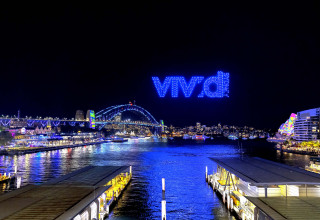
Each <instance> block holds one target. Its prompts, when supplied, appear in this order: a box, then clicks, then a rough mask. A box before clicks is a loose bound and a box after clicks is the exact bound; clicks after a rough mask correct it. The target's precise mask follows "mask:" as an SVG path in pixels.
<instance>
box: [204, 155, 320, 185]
mask: <svg viewBox="0 0 320 220" xmlns="http://www.w3.org/2000/svg"><path fill="white" fill-rule="evenodd" d="M210 159H211V160H213V161H215V162H216V163H217V164H218V165H220V166H221V167H223V168H224V169H226V170H228V171H229V172H231V173H233V174H234V175H236V176H237V177H239V178H240V179H242V180H244V181H246V182H249V183H251V185H255V186H268V185H285V184H287V185H297V184H311V185H320V175H319V174H316V173H312V172H309V171H306V170H303V169H300V168H296V167H292V166H288V165H285V164H281V163H276V162H273V161H269V160H265V159H262V158H257V157H254V158H249V157H248V158H244V159H240V158H231V157H225V158H210Z"/></svg>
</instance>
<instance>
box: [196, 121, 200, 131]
mask: <svg viewBox="0 0 320 220" xmlns="http://www.w3.org/2000/svg"><path fill="white" fill-rule="evenodd" d="M196 129H197V132H199V131H201V123H200V122H197V123H196Z"/></svg>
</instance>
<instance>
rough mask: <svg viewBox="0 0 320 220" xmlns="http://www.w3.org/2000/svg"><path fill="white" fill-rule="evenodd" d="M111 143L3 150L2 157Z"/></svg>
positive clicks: (100, 142) (0, 153) (99, 142)
mask: <svg viewBox="0 0 320 220" xmlns="http://www.w3.org/2000/svg"><path fill="white" fill-rule="evenodd" d="M108 142H110V141H98V142H89V143H83V144H74V145H63V146H54V147H37V148H31V149H21V150H19V149H15V150H3V151H0V155H9V156H11V155H22V154H32V153H38V152H45V151H53V150H60V149H64V148H75V147H81V146H86V145H94V144H103V143H108Z"/></svg>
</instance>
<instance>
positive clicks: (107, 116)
mask: <svg viewBox="0 0 320 220" xmlns="http://www.w3.org/2000/svg"><path fill="white" fill-rule="evenodd" d="M126 111H135V112H138V113H140V114H142V115H143V116H144V117H145V118H147V119H148V120H149V121H150V123H152V124H155V125H158V124H159V122H158V121H157V120H156V119H155V118H154V117H153V116H152V115H151V113H150V112H148V111H147V110H146V109H144V108H142V107H141V106H138V105H130V104H126V105H115V106H110V107H108V108H106V109H103V110H101V111H99V112H97V113H96V119H97V121H98V120H112V119H113V118H114V117H115V116H116V115H118V114H120V113H122V112H126Z"/></svg>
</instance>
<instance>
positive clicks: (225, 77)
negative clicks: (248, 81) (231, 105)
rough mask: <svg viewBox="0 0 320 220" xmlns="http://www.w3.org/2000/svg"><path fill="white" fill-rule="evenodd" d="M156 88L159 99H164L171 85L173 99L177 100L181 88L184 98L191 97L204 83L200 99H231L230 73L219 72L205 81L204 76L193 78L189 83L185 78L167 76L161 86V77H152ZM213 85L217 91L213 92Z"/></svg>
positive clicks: (199, 95)
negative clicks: (198, 86)
mask: <svg viewBox="0 0 320 220" xmlns="http://www.w3.org/2000/svg"><path fill="white" fill-rule="evenodd" d="M152 80H153V83H154V86H155V87H156V90H157V92H158V95H159V97H161V98H163V97H165V96H166V93H167V91H168V89H169V87H170V85H171V97H172V98H177V97H178V96H179V88H180V89H181V91H182V93H183V95H184V97H186V98H189V97H191V95H192V93H193V91H194V89H195V87H196V85H197V84H200V83H202V82H203V89H202V91H201V92H200V94H198V96H197V97H198V98H204V97H208V98H223V97H229V73H224V72H222V71H218V73H217V75H216V76H211V77H208V78H207V79H205V78H204V77H203V76H193V77H191V79H190V81H189V83H187V81H186V79H185V78H184V77H183V76H167V77H166V78H165V79H164V81H163V84H161V82H160V79H159V77H152ZM212 85H215V86H216V89H215V90H214V91H212V88H210V87H212Z"/></svg>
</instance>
